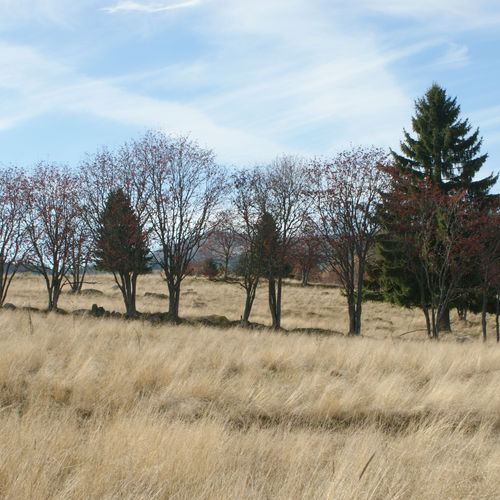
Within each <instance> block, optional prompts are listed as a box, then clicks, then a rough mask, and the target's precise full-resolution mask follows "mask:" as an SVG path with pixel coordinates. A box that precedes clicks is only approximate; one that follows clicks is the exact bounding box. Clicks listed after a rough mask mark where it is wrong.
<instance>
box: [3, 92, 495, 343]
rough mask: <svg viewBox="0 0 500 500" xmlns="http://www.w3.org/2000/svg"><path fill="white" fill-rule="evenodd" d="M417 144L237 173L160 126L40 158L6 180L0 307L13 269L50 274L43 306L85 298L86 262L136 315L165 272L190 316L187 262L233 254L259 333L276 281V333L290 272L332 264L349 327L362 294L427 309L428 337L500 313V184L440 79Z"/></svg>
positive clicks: (355, 327)
mask: <svg viewBox="0 0 500 500" xmlns="http://www.w3.org/2000/svg"><path fill="white" fill-rule="evenodd" d="M412 128H413V132H414V134H415V136H412V135H410V133H408V132H406V131H404V140H403V141H402V142H401V153H396V152H394V151H391V152H390V153H389V154H388V153H386V152H385V151H384V150H382V149H380V148H377V147H353V148H351V149H349V150H346V151H342V152H340V153H338V154H336V155H333V156H332V157H328V158H323V157H317V158H313V159H308V160H306V159H304V158H301V157H297V156H291V155H282V156H279V157H277V158H276V159H275V160H274V161H273V162H271V163H270V164H268V165H265V166H256V167H253V168H246V169H242V170H236V171H233V172H229V171H228V170H226V169H225V168H223V167H222V166H221V165H219V164H218V163H217V162H216V159H215V155H214V153H213V151H211V150H209V149H207V148H203V147H201V146H200V145H199V144H198V143H197V142H196V141H194V140H192V139H190V138H189V137H171V136H168V135H166V134H164V133H162V132H159V131H149V132H147V133H146V134H145V135H144V136H142V137H140V138H138V139H135V140H132V141H130V142H127V143H125V144H123V145H122V146H121V147H119V148H117V149H115V150H109V149H102V150H100V151H98V152H96V153H93V154H89V155H87V157H86V159H85V160H84V161H83V162H82V164H81V165H80V166H79V168H78V169H70V168H68V167H67V166H61V165H55V164H50V163H40V164H38V165H36V167H34V168H33V169H32V170H31V171H30V172H25V171H22V170H21V169H19V168H16V167H9V168H3V169H2V170H1V172H0V305H2V304H3V303H4V301H5V299H6V295H7V292H8V289H9V286H10V283H11V281H12V279H13V278H14V276H15V275H16V272H17V271H18V270H19V269H21V268H24V269H28V270H31V271H34V272H37V273H39V274H40V275H42V277H43V278H44V281H45V285H46V289H47V295H48V309H49V310H56V309H57V304H58V300H59V296H60V293H61V290H62V289H63V287H64V286H69V287H70V289H71V291H73V292H74V293H79V292H80V291H81V289H82V286H83V284H84V282H85V277H86V273H87V270H88V269H89V266H90V265H91V264H93V265H94V266H95V268H96V269H98V270H104V271H109V272H111V273H112V274H113V276H114V279H115V281H116V284H117V285H118V287H119V289H120V291H121V293H122V296H123V300H124V305H125V309H126V313H127V314H128V315H130V316H133V315H135V314H136V313H137V311H136V306H135V295H136V285H137V279H138V277H139V276H140V275H141V274H144V273H146V272H149V271H150V270H151V266H152V265H153V264H156V265H157V266H159V267H161V269H162V276H163V277H164V278H165V281H166V286H167V288H168V292H169V293H168V296H169V314H170V315H171V317H172V319H178V317H179V302H180V291H181V284H182V281H183V279H184V278H185V277H186V275H187V274H188V272H189V266H190V264H191V263H192V262H193V259H195V257H196V255H197V253H198V252H199V251H200V249H201V248H202V247H205V246H207V244H208V246H209V248H210V247H211V248H212V249H213V251H214V253H217V254H218V255H219V256H220V258H221V260H222V263H223V270H224V276H225V277H226V278H227V277H228V274H229V272H230V269H229V263H230V261H231V259H232V257H233V255H234V254H235V253H237V254H238V262H237V265H236V269H234V271H235V273H236V274H237V275H238V283H239V284H240V285H241V286H242V287H243V289H244V290H245V302H244V304H243V305H242V323H243V324H248V322H249V318H250V314H251V310H252V305H253V302H254V299H255V296H256V293H257V288H258V285H259V283H260V282H262V281H265V282H266V283H267V295H268V302H269V311H270V315H271V320H272V326H273V327H274V328H280V326H281V316H282V312H281V304H282V297H283V279H284V278H285V277H286V276H287V273H288V272H289V267H290V262H292V261H294V262H295V263H297V264H298V265H299V266H300V268H301V271H302V281H303V284H304V285H306V284H307V282H308V275H309V273H310V271H311V269H312V268H313V267H314V266H316V265H318V264H321V265H322V266H323V267H324V268H329V269H331V270H333V272H334V273H335V275H336V276H337V277H338V279H339V281H340V282H341V284H342V287H343V289H344V294H345V297H346V300H347V304H348V314H349V333H350V334H353V335H357V334H360V332H361V318H362V307H363V301H364V300H366V299H367V298H371V299H378V300H388V301H391V302H394V303H398V304H400V305H404V306H411V307H413V306H415V307H420V308H421V309H422V311H423V313H424V315H425V319H426V325H427V333H428V335H429V337H431V338H435V339H437V338H438V337H439V332H440V331H442V330H443V329H445V328H447V326H448V325H447V320H448V318H449V310H450V308H451V307H457V308H458V309H459V311H460V313H461V315H466V312H467V311H468V310H480V311H481V312H482V327H483V337H484V339H486V313H487V311H490V312H491V311H492V308H493V309H495V308H496V318H497V320H496V324H497V327H496V329H497V339H498V337H499V332H498V313H499V311H498V309H499V295H500V234H499V233H500V209H499V207H500V205H499V200H498V196H494V195H491V194H490V193H489V190H490V188H491V187H492V186H493V185H494V184H495V182H496V180H497V176H493V175H490V176H488V177H485V178H483V179H481V180H475V176H476V174H477V173H478V172H479V170H480V168H481V167H482V165H483V164H484V162H485V161H486V155H481V154H480V148H481V138H480V137H479V130H477V129H476V130H474V131H472V128H471V125H470V124H469V122H468V120H467V119H465V120H464V119H461V118H460V107H459V106H458V105H457V103H456V99H451V98H449V97H448V96H447V95H446V91H445V90H444V89H442V88H441V87H439V86H438V85H433V86H432V87H431V88H430V89H429V90H428V91H427V93H426V94H425V95H424V96H423V97H422V98H421V99H418V100H417V101H416V103H415V116H414V117H413V121H412Z"/></svg>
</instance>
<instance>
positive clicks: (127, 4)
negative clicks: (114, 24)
mask: <svg viewBox="0 0 500 500" xmlns="http://www.w3.org/2000/svg"><path fill="white" fill-rule="evenodd" d="M200 3H201V0H185V1H183V2H177V3H165V2H163V3H150V2H134V1H131V0H125V1H119V2H118V3H117V4H116V5H113V6H112V7H104V8H102V9H101V10H103V11H105V12H108V13H109V14H115V13H116V12H144V13H148V14H154V13H156V12H164V11H167V10H174V9H182V8H185V7H194V6H195V5H199V4H200Z"/></svg>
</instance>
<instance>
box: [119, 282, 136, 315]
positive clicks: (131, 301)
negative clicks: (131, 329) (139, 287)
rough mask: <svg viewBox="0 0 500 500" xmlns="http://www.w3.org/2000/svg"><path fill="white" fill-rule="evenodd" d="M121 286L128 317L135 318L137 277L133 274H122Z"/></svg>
mask: <svg viewBox="0 0 500 500" xmlns="http://www.w3.org/2000/svg"><path fill="white" fill-rule="evenodd" d="M120 281H121V286H120V285H119V286H120V290H121V292H122V296H123V302H124V304H125V314H126V315H127V316H135V315H136V314H137V310H136V308H135V290H136V282H137V275H136V274H135V273H133V274H132V275H130V274H129V273H120Z"/></svg>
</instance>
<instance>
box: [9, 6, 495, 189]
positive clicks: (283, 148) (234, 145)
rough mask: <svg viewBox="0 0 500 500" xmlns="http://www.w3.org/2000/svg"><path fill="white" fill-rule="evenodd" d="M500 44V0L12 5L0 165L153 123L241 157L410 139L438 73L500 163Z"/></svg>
mask: <svg viewBox="0 0 500 500" xmlns="http://www.w3.org/2000/svg"><path fill="white" fill-rule="evenodd" d="M499 49H500V2H498V0H476V1H475V2H472V1H470V0H414V1H413V2H410V1H406V0H357V1H356V0H353V1H351V2H347V1H335V0H332V1H327V0H267V1H266V0H251V1H250V0H39V1H33V0H32V1H30V0H0V64H1V68H2V70H1V72H0V161H2V162H3V163H6V164H10V163H16V164H20V165H23V166H27V165H30V164H32V163H34V162H36V161H39V160H51V161H58V162H65V163H69V164H70V165H76V164H78V162H79V161H80V160H81V159H82V158H83V156H84V154H85V152H93V151H95V150H96V149H97V148H98V147H99V146H102V145H108V146H111V147H113V146H116V145H119V144H121V143H123V142H124V141H125V140H127V139H129V138H132V137H137V136H139V135H140V134H142V133H143V132H144V131H145V130H146V129H148V128H160V129H162V130H165V131H166V132H168V133H173V134H179V133H190V134H191V135H192V136H193V137H195V138H197V139H198V140H199V142H200V143H201V144H202V145H204V146H209V147H211V148H213V149H214V150H215V151H216V153H217V155H218V158H219V159H220V161H221V162H223V163H224V164H226V165H234V166H246V165H251V164H254V163H257V162H268V161H270V160H271V159H272V158H273V157H274V156H275V155H277V154H280V153H283V152H287V153H297V154H305V155H328V154H331V153H334V152H335V151H337V150H339V149H342V148H344V147H348V146H349V145H350V144H351V143H352V144H365V145H370V144H375V145H378V146H382V147H393V148H397V147H398V145H399V141H400V139H401V137H402V129H403V127H406V128H410V118H411V115H412V114H413V106H414V100H415V99H416V98H418V97H420V96H422V95H423V94H424V93H425V91H426V90H427V88H428V87H429V86H430V85H431V84H432V82H434V81H436V82H438V83H439V84H440V85H442V86H443V87H445V88H446V89H447V91H448V93H449V94H450V95H452V96H457V98H458V102H459V103H460V105H461V108H462V115H463V116H464V117H468V118H469V119H470V121H471V123H472V125H473V126H474V127H476V126H479V128H480V131H481V134H482V135H483V137H484V146H483V150H484V151H486V152H488V153H489V155H490V157H489V159H488V162H487V165H486V166H485V168H484V173H485V174H486V173H488V172H491V171H494V172H497V171H499V169H500V50H499ZM495 190H496V191H500V186H499V185H498V184H497V186H496V189H495Z"/></svg>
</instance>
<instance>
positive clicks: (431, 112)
mask: <svg viewBox="0 0 500 500" xmlns="http://www.w3.org/2000/svg"><path fill="white" fill-rule="evenodd" d="M412 129H413V132H414V134H415V136H412V135H411V134H410V133H409V132H407V131H406V130H404V131H403V134H404V140H403V141H401V154H398V153H396V152H394V151H392V155H393V158H394V168H396V169H398V170H400V171H401V172H402V173H403V174H410V175H411V176H414V177H415V179H416V182H417V181H419V180H422V179H425V178H427V179H429V180H430V182H431V184H432V185H433V186H437V187H439V188H440V189H441V190H442V191H443V192H445V193H449V192H451V191H452V190H457V189H464V190H467V195H468V197H469V198H470V199H474V200H482V199H484V198H486V197H487V196H488V192H489V190H490V188H491V187H492V186H493V185H494V184H495V182H496V181H497V179H498V175H496V176H493V174H491V175H489V176H487V177H485V178H483V179H480V180H474V177H475V175H476V174H477V173H478V172H479V170H480V169H481V167H482V166H483V164H484V162H485V161H486V159H487V154H480V149H481V145H482V138H481V137H480V136H479V129H475V130H474V131H472V126H471V124H470V123H469V120H468V119H461V118H460V106H459V105H458V104H457V100H456V98H451V97H449V96H447V95H446V90H445V89H443V88H442V87H440V86H439V85H437V84H433V85H432V86H431V87H430V88H429V90H428V91H427V92H426V94H425V95H424V96H423V97H422V98H420V99H418V100H417V101H416V102H415V116H414V117H413V118H412ZM390 218H391V215H390V214H385V223H386V224H385V225H386V233H385V234H384V235H383V237H382V241H381V243H380V245H379V253H380V255H381V257H382V258H381V270H380V271H381V274H380V285H381V288H382V291H383V294H384V297H385V298H386V299H387V300H389V301H391V302H395V303H398V304H400V305H405V306H414V305H415V306H418V305H419V302H420V294H419V292H418V287H417V284H416V283H415V282H414V280H412V279H411V277H410V276H409V275H408V273H407V272H406V270H405V269H406V266H405V260H404V255H403V253H402V252H401V248H400V245H399V243H398V240H397V238H392V237H391V235H390V227H391V224H390ZM440 327H441V329H443V330H446V329H449V310H447V311H446V312H445V314H444V315H443V318H442V324H441V325H440Z"/></svg>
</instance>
